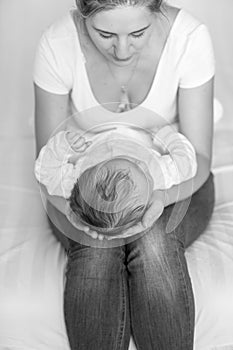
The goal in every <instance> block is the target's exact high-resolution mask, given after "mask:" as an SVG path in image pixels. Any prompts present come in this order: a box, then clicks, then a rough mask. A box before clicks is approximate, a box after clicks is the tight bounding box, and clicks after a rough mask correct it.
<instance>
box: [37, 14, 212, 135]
mask: <svg viewBox="0 0 233 350" xmlns="http://www.w3.org/2000/svg"><path fill="white" fill-rule="evenodd" d="M214 73H215V60H214V54H213V48H212V42H211V39H210V35H209V32H208V29H207V27H206V26H205V25H204V24H202V23H200V22H199V21H198V20H197V19H195V18H194V17H193V16H192V15H190V14H189V13H188V12H186V11H185V10H183V9H181V10H180V11H179V13H178V14H177V17H176V19H175V21H174V23H173V26H172V28H171V30H170V33H169V36H168V38H167V41H166V44H165V47H164V49H163V52H162V55H161V58H160V62H159V65H158V68H157V72H156V75H155V77H154V81H153V84H152V86H151V89H150V91H149V93H148V95H147V97H146V98H145V100H144V101H143V102H142V103H141V104H140V107H141V108H145V109H146V110H151V111H153V112H154V113H156V114H158V115H159V116H162V118H164V119H165V121H167V122H168V123H169V124H173V123H176V122H178V116H177V91H178V88H179V87H181V88H193V87H197V86H200V85H202V84H204V83H205V82H207V81H208V80H210V79H211V78H212V77H213V75H214ZM34 81H35V83H36V84H37V85H38V86H39V87H41V88H42V89H44V90H46V91H48V92H51V93H54V94H67V93H70V94H71V99H72V102H73V104H74V106H75V108H76V109H77V111H81V112H82V111H85V110H87V109H90V108H91V107H95V106H99V103H98V101H97V100H96V98H95V96H94V95H93V92H92V89H91V87H90V84H89V80H88V76H87V72H86V69H85V58H84V55H83V53H82V50H81V47H80V43H79V38H78V34H77V29H76V26H75V23H74V21H73V17H72V11H70V13H68V14H67V15H66V16H65V17H63V18H61V19H60V20H58V21H57V22H56V23H54V24H52V25H51V26H50V27H49V28H48V29H47V30H46V31H45V32H44V34H43V35H42V37H41V40H40V43H39V45H38V50H37V53H36V58H35V67H34ZM140 107H136V108H134V109H132V110H130V111H128V112H124V113H121V114H119V113H114V112H110V111H107V112H106V109H105V108H103V107H100V115H101V122H104V121H105V120H106V121H107V122H109V120H110V119H111V121H118V122H119V121H120V120H124V122H126V123H127V122H129V123H130V122H132V121H133V122H134V123H135V125H138V126H140V127H144V128H150V129H153V123H155V119H154V118H153V113H151V114H150V113H149V114H148V115H147V116H144V117H143V118H142V117H140V116H137V110H140ZM121 118H123V119H121ZM78 123H79V126H80V128H81V129H87V128H90V127H91V126H92V125H94V124H95V123H96V116H94V115H93V114H91V113H90V114H88V116H87V115H85V116H82V115H81V116H80V118H79V120H78Z"/></svg>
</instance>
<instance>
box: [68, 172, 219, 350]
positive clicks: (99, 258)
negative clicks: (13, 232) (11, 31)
mask: <svg viewBox="0 0 233 350" xmlns="http://www.w3.org/2000/svg"><path fill="white" fill-rule="evenodd" d="M187 202H188V203H187ZM180 204H181V206H180V205H176V206H174V205H171V206H169V207H167V208H165V210H164V213H163V215H162V216H161V217H160V219H159V220H158V221H157V222H156V223H155V225H154V226H153V228H152V229H151V230H150V231H147V233H143V235H142V236H141V237H140V238H138V239H136V240H133V241H131V242H129V243H126V244H125V245H124V246H120V247H116V248H109V249H99V248H91V247H87V246H82V245H80V244H79V243H76V242H74V241H71V240H70V243H71V245H70V249H69V259H68V266H70V268H69V269H70V270H69V271H70V272H69V273H68V274H67V277H68V283H67V285H66V296H65V299H66V305H69V307H67V308H66V310H65V311H66V318H70V319H72V317H74V314H75V311H74V310H73V316H71V317H70V315H69V311H68V310H71V309H72V307H71V306H72V302H71V304H69V300H68V299H69V298H70V295H71V294H70V293H73V298H74V295H75V294H74V285H76V286H77V285H79V292H80V295H83V294H85V292H86V289H87V284H86V280H88V281H89V289H88V290H89V292H90V291H91V294H90V295H89V298H88V299H89V308H88V307H87V306H86V307H87V309H85V313H86V312H87V310H89V312H90V314H91V313H92V312H93V305H95V306H96V304H98V302H100V303H101V305H105V306H106V305H107V307H108V308H110V309H111V311H110V315H109V317H108V316H106V315H105V314H104V315H105V316H106V318H105V322H106V323H105V326H106V324H108V327H107V328H108V331H109V330H110V328H111V330H112V331H113V330H114V332H115V334H118V338H117V337H116V338H114V337H113V336H112V334H111V339H114V340H113V341H114V342H115V344H116V343H117V344H119V349H125V348H127V343H128V341H129V318H131V326H132V331H133V334H134V338H135V340H136V343H138V347H139V348H142V349H143V344H144V347H145V349H147V350H149V349H150V346H152V348H151V349H153V346H154V345H151V344H152V343H153V344H155V343H156V344H158V342H159V338H158V337H156V336H155V335H154V334H156V332H155V329H157V330H159V332H158V333H160V334H163V337H162V338H163V339H166V340H165V341H164V340H161V341H162V342H163V343H160V348H161V349H163V348H164V349H165V348H168V347H169V348H172V349H180V350H181V349H189V348H190V349H191V348H192V345H191V342H192V338H193V328H194V310H193V309H194V302H193V295H192V288H191V282H190V278H189V275H188V270H187V264H186V261H185V257H184V249H185V248H186V247H187V246H188V245H190V244H191V243H192V242H193V241H194V240H195V239H197V238H198V237H199V235H200V234H201V233H202V232H203V231H204V229H205V228H206V226H207V224H208V222H209V219H210V217H211V214H212V210H213V205H214V185H213V176H212V174H211V175H210V177H209V178H208V180H207V181H206V183H205V184H204V185H203V186H202V187H201V189H200V190H199V191H197V192H196V193H195V194H194V195H193V196H192V198H191V201H190V200H189V201H186V202H185V201H183V202H180ZM187 204H188V205H187ZM174 208H175V210H176V212H175V214H176V215H175V218H176V219H177V218H178V219H179V220H178V221H176V222H175V225H177V223H178V225H177V226H176V228H175V230H172V231H171V232H170V231H169V230H168V232H166V228H167V224H168V222H169V219H170V218H171V214H172V211H173V210H174ZM184 208H185V211H184ZM177 209H178V210H177ZM173 214H174V212H173ZM184 214H185V215H184ZM181 215H182V216H183V218H182V220H180V217H179V216H181ZM84 252H85V253H84ZM116 256H117V257H118V259H116ZM119 258H120V259H119ZM80 269H81V270H82V271H83V272H82V273H84V275H82V278H81V279H80V276H81V275H80ZM71 271H72V273H71ZM93 271H95V277H98V278H97V279H96V278H95V279H94V278H93V275H92V276H91V277H90V274H93ZM85 273H86V275H85ZM88 274H89V277H88ZM113 275H114V276H115V277H114V278H113ZM84 276H85V277H84ZM126 279H127V280H128V281H127V282H126ZM96 281H98V282H96ZM103 281H104V282H103ZM84 282H85V283H84ZM127 285H128V291H127V288H126V286H127ZM117 286H118V287H117ZM119 286H120V289H117V288H119ZM80 288H81V289H80ZM97 289H98V291H97ZM71 290H72V291H73V292H70V291H71ZM67 291H68V292H67ZM123 291H124V293H123ZM92 293H93V294H92ZM122 293H123V294H122ZM128 293H129V294H128ZM97 294H99V296H100V295H102V297H103V298H101V300H100V299H98V297H97ZM68 295H69V296H68ZM110 296H111V297H112V299H111V297H110ZM113 296H114V297H113ZM123 296H124V298H123ZM90 297H91V298H92V299H94V300H93V301H92V302H91V303H94V304H90ZM79 298H80V296H77V295H76V307H78V305H77V301H78V299H79ZM122 298H123V299H124V303H123V304H124V305H122ZM74 299H75V298H74ZM95 299H98V300H95ZM109 300H111V302H110V304H109V303H108V302H109ZM171 300H173V303H171ZM95 301H96V303H95ZM83 302H84V304H85V303H88V301H87V300H85V298H84V299H82V304H83ZM79 303H80V300H79ZM129 304H130V308H129ZM116 305H121V306H122V307H121V308H120V309H119V308H118V309H117V307H116ZM171 305H172V306H171ZM174 305H176V306H177V307H176V309H177V310H178V311H177V312H174ZM95 306H94V308H95ZM112 310H115V311H114V312H115V313H116V315H115V318H114V316H113V315H114V312H113V313H112ZM117 310H118V311H117ZM129 310H130V311H129ZM163 310H166V313H165V314H166V315H165V316H164V313H163ZM76 311H77V315H78V310H76ZM79 311H80V310H79ZM82 312H84V311H83V310H82ZM99 312H100V314H99V316H100V315H101V311H100V310H99ZM129 312H130V316H129ZM123 314H124V315H125V321H124V324H123V323H121V324H120V323H119V322H120V320H121V322H123V321H122V315H123ZM89 316H90V315H89ZM77 317H79V316H77ZM83 317H85V315H84V314H83ZM101 317H103V315H101ZM157 319H160V322H158V323H156V322H157ZM76 321H77V322H78V323H79V326H80V327H81V329H82V327H83V326H82V322H80V319H78V320H76ZM114 323H115V325H114ZM167 323H170V324H173V327H172V328H174V329H173V331H172V330H171V331H170V333H169V332H168V331H167V326H166V325H167ZM180 325H182V326H180ZM89 326H90V325H89ZM105 326H103V327H105ZM70 327H71V328H72V321H71V324H70V326H68V328H70ZM99 331H100V330H96V332H97V333H95V334H93V340H92V341H94V338H98V337H99ZM105 331H106V332H107V330H106V329H105ZM82 332H83V333H85V331H84V329H82ZM114 332H113V333H114ZM68 333H69V331H68ZM110 333H111V332H110ZM110 333H109V332H107V333H106V334H110ZM165 334H166V337H165ZM177 334H180V337H177ZM123 335H124V336H123ZM71 337H72V336H71ZM106 337H107V336H106ZM107 338H108V337H107ZM107 338H105V341H106V342H107V343H106V348H108V346H109V341H110V340H109V339H107ZM178 338H182V342H183V343H182V342H180V341H178V342H177V344H175V340H176V339H178ZM75 339H77V338H76V337H75V336H74V337H73V341H75ZM103 341H104V340H103V339H101V342H103ZM120 344H122V346H123V347H122V346H121V345H120ZM171 344H173V345H171ZM79 346H80V345H79ZM73 348H74V349H75V347H73ZM73 348H72V350H73ZM102 348H103V349H105V347H104V345H102ZM90 349H92V348H91V347H90Z"/></svg>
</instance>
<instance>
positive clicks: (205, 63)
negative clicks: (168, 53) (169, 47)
mask: <svg viewBox="0 0 233 350" xmlns="http://www.w3.org/2000/svg"><path fill="white" fill-rule="evenodd" d="M214 74H215V58H214V50H213V45H212V40H211V37H210V34H209V31H208V29H207V27H206V26H205V25H204V24H200V25H199V26H198V27H197V28H196V29H195V30H193V31H192V32H191V33H190V34H189V35H188V38H187V43H186V46H185V50H184V52H183V55H182V58H181V64H180V81H179V86H180V87H181V88H194V87H198V86H200V85H202V84H204V83H205V82H207V81H208V80H210V79H211V78H212V77H213V76H214Z"/></svg>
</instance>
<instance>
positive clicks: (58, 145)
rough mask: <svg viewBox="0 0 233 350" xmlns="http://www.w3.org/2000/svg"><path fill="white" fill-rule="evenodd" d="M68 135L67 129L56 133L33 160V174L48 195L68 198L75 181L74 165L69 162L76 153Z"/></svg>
mask: <svg viewBox="0 0 233 350" xmlns="http://www.w3.org/2000/svg"><path fill="white" fill-rule="evenodd" d="M73 134H74V133H73ZM70 136H72V135H69V132H67V131H60V132H59V133H57V134H56V135H55V136H53V137H52V138H51V139H49V141H48V143H47V144H46V145H45V146H44V147H43V148H42V149H41V151H40V154H39V156H38V158H37V160H36V162H35V176H36V178H37V180H38V181H39V182H40V183H42V184H43V185H45V186H46V188H47V191H48V193H49V194H50V195H56V196H61V197H64V198H68V197H69V196H70V194H71V190H72V188H73V186H74V183H75V181H76V178H75V166H74V165H73V164H72V163H70V162H69V159H70V157H71V156H72V155H74V154H76V152H75V150H74V149H73V148H71V146H70V143H69V141H68V140H69V137H70Z"/></svg>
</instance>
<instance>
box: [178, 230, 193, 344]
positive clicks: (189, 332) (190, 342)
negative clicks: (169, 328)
mask: <svg viewBox="0 0 233 350" xmlns="http://www.w3.org/2000/svg"><path fill="white" fill-rule="evenodd" d="M174 233H175V232H174ZM175 237H176V253H177V256H178V261H179V265H180V267H181V268H180V270H179V271H180V272H179V274H180V275H181V276H182V281H183V286H184V288H185V293H184V297H185V300H186V303H185V305H186V307H187V308H188V311H189V314H190V315H191V307H190V301H189V297H188V287H187V283H186V279H185V275H184V273H183V269H182V262H181V260H180V255H179V246H178V244H177V235H176V233H175ZM184 258H185V257H184ZM185 260H186V258H185ZM186 263H187V262H186ZM191 335H192V330H191V319H190V317H189V319H188V345H189V346H190V349H191V346H192V339H191Z"/></svg>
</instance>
